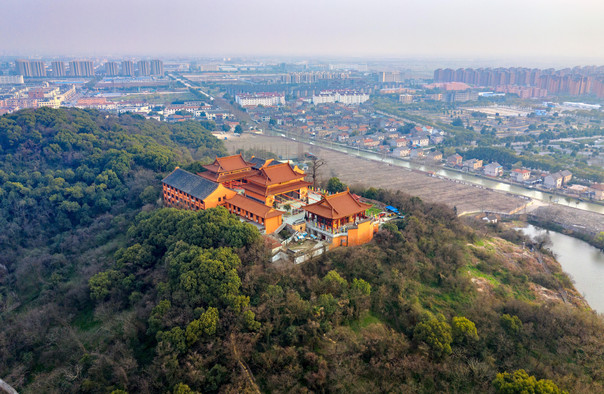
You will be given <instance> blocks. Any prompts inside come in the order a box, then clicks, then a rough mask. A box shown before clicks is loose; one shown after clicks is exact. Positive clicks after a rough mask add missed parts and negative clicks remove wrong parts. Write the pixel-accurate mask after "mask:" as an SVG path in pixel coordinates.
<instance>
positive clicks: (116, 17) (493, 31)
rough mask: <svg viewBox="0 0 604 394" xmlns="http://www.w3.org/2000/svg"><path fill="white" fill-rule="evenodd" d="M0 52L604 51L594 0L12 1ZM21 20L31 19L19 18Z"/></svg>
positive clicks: (581, 56) (603, 29)
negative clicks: (421, 0)
mask: <svg viewBox="0 0 604 394" xmlns="http://www.w3.org/2000/svg"><path fill="white" fill-rule="evenodd" d="M3 8H4V12H3V13H2V15H1V16H0V36H2V37H7V38H8V39H7V40H5V41H4V43H3V46H2V48H0V55H14V56H48V55H55V56H69V55H76V56H101V55H106V56H111V55H115V56H119V55H134V56H154V55H155V56H184V55H189V56H253V55H257V56H316V57H326V56H330V57H362V58H384V57H386V58H430V59H433V58H437V57H439V58H455V59H467V58H471V59H501V60H504V61H508V62H509V61H512V60H516V63H517V64H521V62H522V61H524V62H525V64H526V63H527V62H538V61H550V62H552V63H558V64H571V63H573V64H578V63H583V64H588V63H598V62H602V61H604V49H603V48H602V47H601V45H599V42H598V41H599V38H600V37H602V36H604V25H602V24H601V23H599V22H600V18H599V17H598V15H602V14H604V4H602V3H601V2H596V1H586V0H583V1H576V2H568V1H547V2H546V1H542V0H536V1H531V2H522V1H519V0H511V1H506V2H503V1H499V0H497V1H493V2H489V3H486V4H485V3H484V2H479V1H476V0H467V1H462V2H459V1H457V2H448V1H442V0H429V1H425V2H421V3H419V2H414V1H404V2H398V1H391V0H387V1H378V2H373V3H371V4H369V3H366V2H362V1H346V2H344V1H340V0H337V1H329V2H319V1H308V2H306V3H304V5H300V4H295V5H293V4H291V3H287V2H276V1H272V0H260V1H257V2H243V1H239V0H234V1H230V2H221V3H210V2H206V1H201V2H197V1H196V2H192V1H186V0H177V1H174V2H170V3H166V2H163V1H153V0H152V1H146V2H142V1H139V0H134V1H130V2H118V1H116V0H108V1H106V2H103V3H102V4H94V3H87V2H86V3H83V2H76V1H75V0H64V1H62V2H60V3H57V2H54V3H46V2H40V1H36V0H21V1H16V0H8V1H7V2H6V4H5V5H4V7H3ZM24 26H27V28H24Z"/></svg>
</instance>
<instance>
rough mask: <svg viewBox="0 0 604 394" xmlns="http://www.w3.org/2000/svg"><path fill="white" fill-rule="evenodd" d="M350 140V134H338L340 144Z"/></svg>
mask: <svg viewBox="0 0 604 394" xmlns="http://www.w3.org/2000/svg"><path fill="white" fill-rule="evenodd" d="M349 138H350V135H349V134H348V133H340V134H338V142H346V141H348V139H349Z"/></svg>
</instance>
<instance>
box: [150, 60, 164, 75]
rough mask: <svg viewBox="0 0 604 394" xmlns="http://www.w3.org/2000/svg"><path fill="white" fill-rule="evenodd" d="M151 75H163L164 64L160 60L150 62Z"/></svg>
mask: <svg viewBox="0 0 604 394" xmlns="http://www.w3.org/2000/svg"><path fill="white" fill-rule="evenodd" d="M151 75H160V76H163V75H164V62H162V61H161V60H157V59H156V60H151Z"/></svg>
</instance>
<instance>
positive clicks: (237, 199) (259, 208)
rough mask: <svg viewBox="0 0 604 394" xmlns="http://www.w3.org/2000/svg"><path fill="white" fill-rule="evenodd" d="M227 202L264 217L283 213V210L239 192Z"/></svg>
mask: <svg viewBox="0 0 604 394" xmlns="http://www.w3.org/2000/svg"><path fill="white" fill-rule="evenodd" d="M227 203H229V204H231V205H233V206H235V207H239V208H241V209H243V210H246V211H248V212H250V213H252V214H254V215H256V216H258V217H261V218H264V219H268V218H272V217H275V216H281V215H283V214H284V213H285V212H283V211H279V210H277V209H274V208H271V207H268V206H266V205H264V204H262V203H259V202H256V201H254V200H252V199H251V198H247V197H243V196H242V195H240V194H237V195H235V196H234V197H233V198H229V199H228V200H227Z"/></svg>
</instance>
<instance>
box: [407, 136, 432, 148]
mask: <svg viewBox="0 0 604 394" xmlns="http://www.w3.org/2000/svg"><path fill="white" fill-rule="evenodd" d="M411 145H413V146H428V145H430V139H429V138H428V137H412V138H411Z"/></svg>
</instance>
